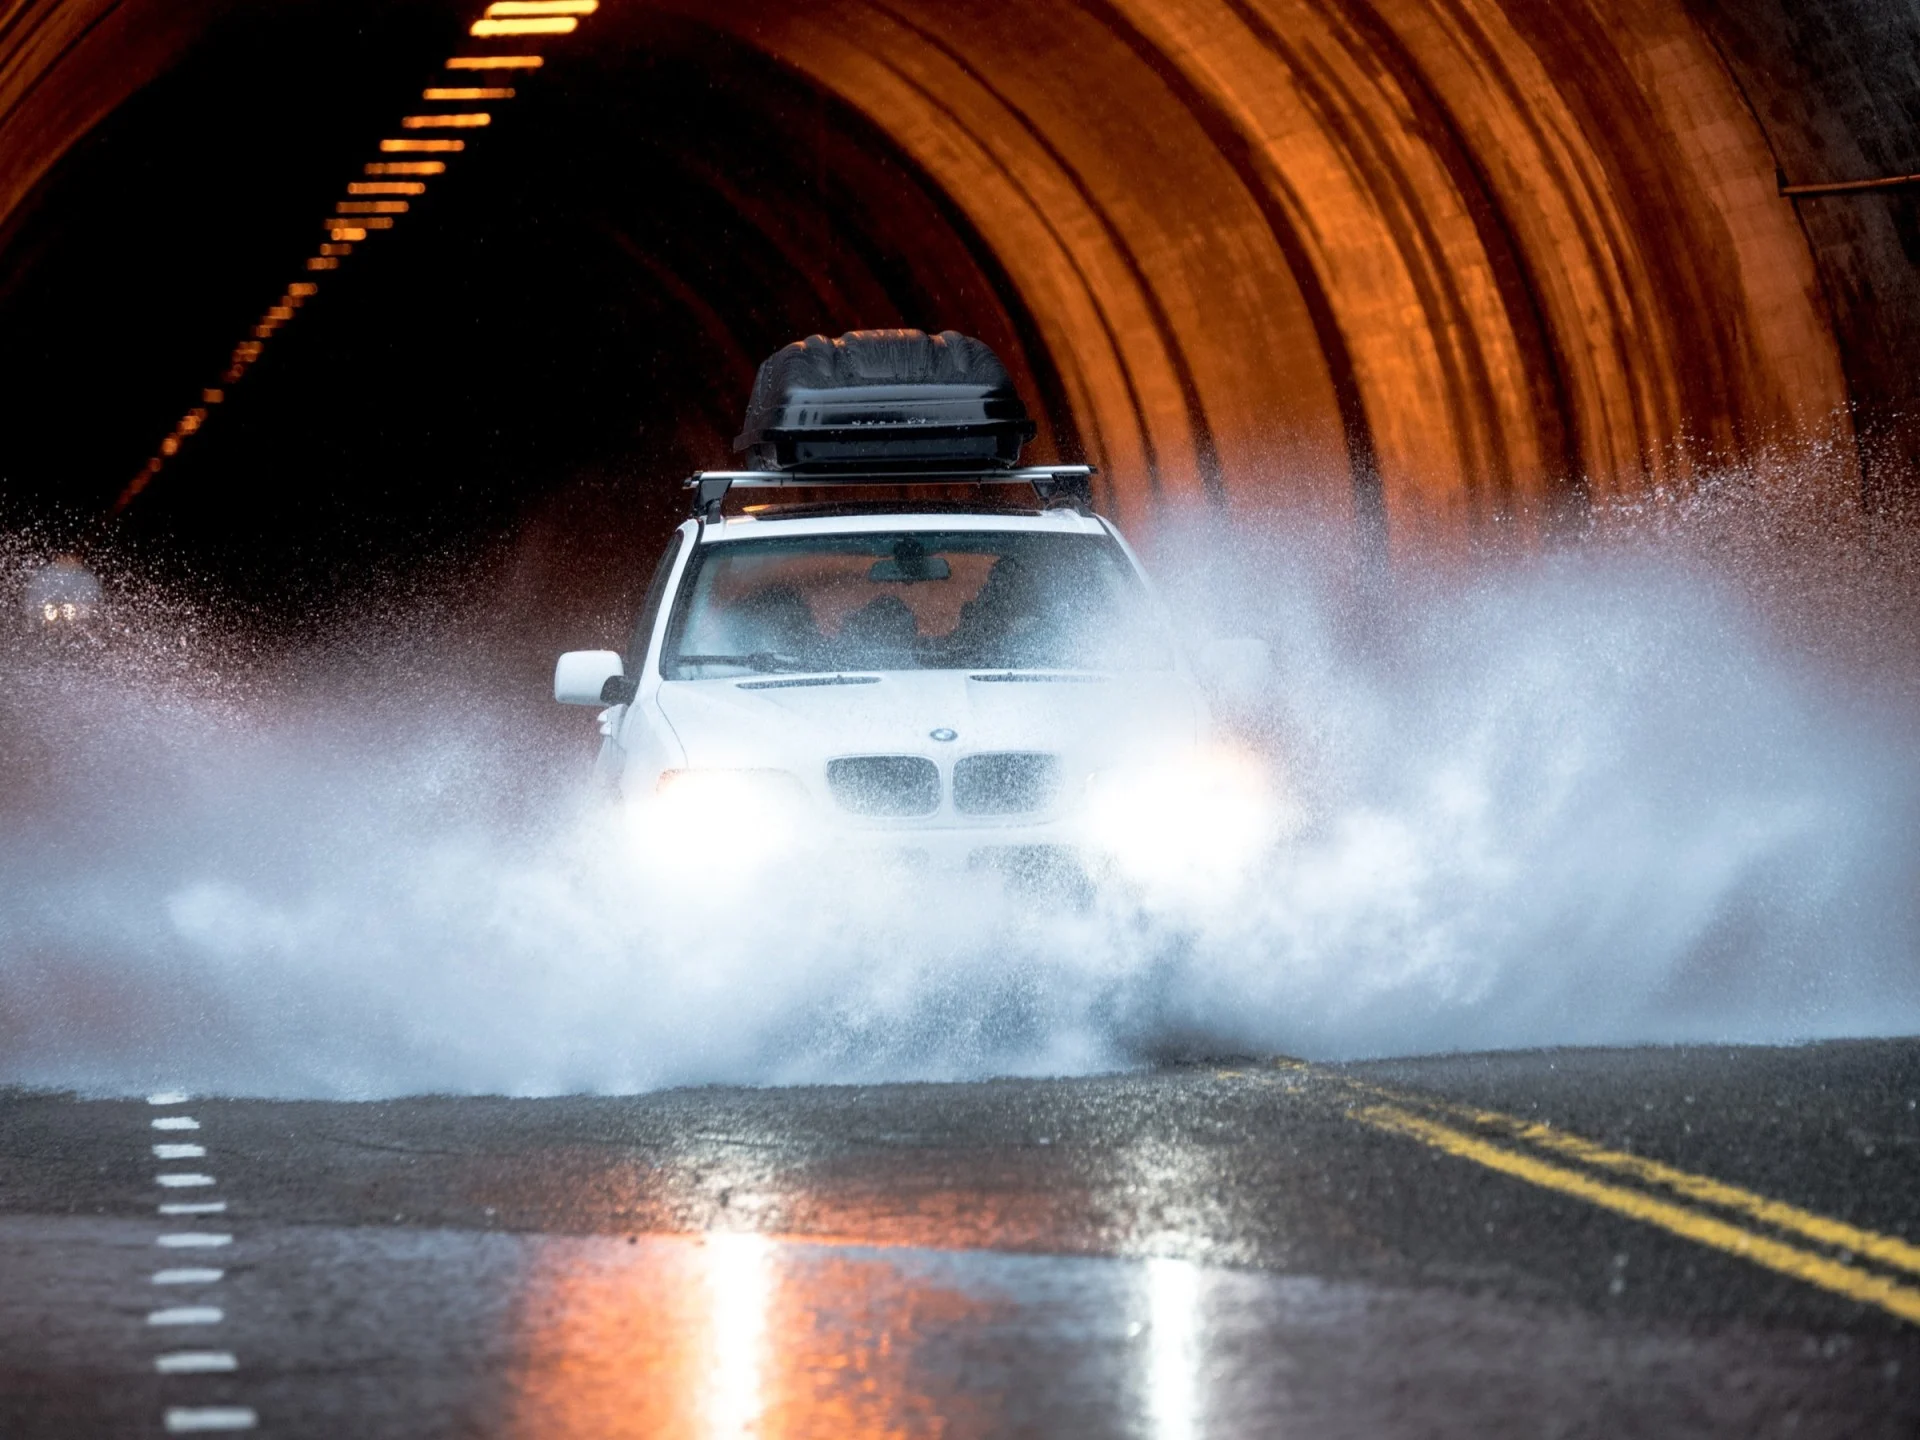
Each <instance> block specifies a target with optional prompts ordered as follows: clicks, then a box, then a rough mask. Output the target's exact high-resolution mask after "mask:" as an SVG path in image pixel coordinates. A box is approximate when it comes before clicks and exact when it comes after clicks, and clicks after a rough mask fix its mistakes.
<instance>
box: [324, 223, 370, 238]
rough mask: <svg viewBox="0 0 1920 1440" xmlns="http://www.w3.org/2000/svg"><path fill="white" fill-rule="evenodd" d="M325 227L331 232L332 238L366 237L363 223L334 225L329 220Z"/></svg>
mask: <svg viewBox="0 0 1920 1440" xmlns="http://www.w3.org/2000/svg"><path fill="white" fill-rule="evenodd" d="M327 229H328V230H330V231H331V232H333V238H334V239H336V240H364V239H366V238H367V231H366V227H365V226H364V225H336V224H334V223H332V222H331V221H329V222H328V225H327Z"/></svg>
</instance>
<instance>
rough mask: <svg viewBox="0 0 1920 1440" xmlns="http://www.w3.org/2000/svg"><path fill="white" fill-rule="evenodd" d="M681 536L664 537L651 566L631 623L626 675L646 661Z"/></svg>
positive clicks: (677, 556) (675, 534)
mask: <svg viewBox="0 0 1920 1440" xmlns="http://www.w3.org/2000/svg"><path fill="white" fill-rule="evenodd" d="M684 538H685V537H684V536H683V534H682V532H680V531H678V530H676V531H674V532H673V534H672V536H671V537H670V538H669V539H668V540H667V548H666V551H665V552H664V553H663V554H662V555H661V556H660V561H659V563H658V564H656V565H655V566H654V567H653V578H652V579H651V580H649V581H648V582H647V598H646V599H645V600H643V601H641V603H640V618H639V619H638V620H637V621H635V622H634V626H633V644H632V645H630V646H629V647H628V651H627V674H629V675H638V674H639V673H640V667H641V666H642V665H644V664H646V661H647V645H648V643H649V642H650V641H651V640H652V639H653V624H654V621H655V620H656V619H657V618H658V617H659V615H660V605H661V603H662V602H663V601H664V600H665V599H666V597H667V580H668V578H669V577H670V576H672V574H673V562H674V561H675V560H676V559H678V558H679V555H680V543H681V541H682V540H683V539H684Z"/></svg>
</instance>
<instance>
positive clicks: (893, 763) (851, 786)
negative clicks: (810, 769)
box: [827, 755, 940, 816]
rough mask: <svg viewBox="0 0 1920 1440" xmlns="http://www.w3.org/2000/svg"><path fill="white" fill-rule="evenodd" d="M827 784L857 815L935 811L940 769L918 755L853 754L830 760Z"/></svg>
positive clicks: (842, 807) (913, 813) (937, 799)
mask: <svg viewBox="0 0 1920 1440" xmlns="http://www.w3.org/2000/svg"><path fill="white" fill-rule="evenodd" d="M827 788H828V789H830V790H832V791H833V798H834V799H835V800H837V801H838V802H839V803H840V808H841V809H842V810H850V811H852V812H853V813H854V814H855V815H890V816H901V815H931V814H932V813H933V812H934V811H936V810H938V809H939V808H940V772H939V770H938V769H936V768H935V767H934V763H933V762H932V761H931V760H923V759H921V758H920V757H919V756H918V755H851V756H848V757H847V758H846V759H844V760H830V761H828V762H827Z"/></svg>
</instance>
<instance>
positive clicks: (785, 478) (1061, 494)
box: [686, 465, 1097, 522]
mask: <svg viewBox="0 0 1920 1440" xmlns="http://www.w3.org/2000/svg"><path fill="white" fill-rule="evenodd" d="M1096 473H1097V472H1096V471H1095V470H1094V467H1093V466H1091V465H1026V466H1022V467H1021V468H1019V469H1017V470H997V469H996V470H977V469H974V470H918V469H916V470H894V471H885V470H838V471H824V470H701V471H698V472H697V473H695V474H693V475H691V476H689V477H688V478H687V482H686V488H687V489H689V490H691V491H693V492H694V494H693V513H694V515H695V517H696V518H698V519H701V520H706V521H709V522H712V521H717V520H718V519H719V518H720V507H721V505H722V504H724V503H725V501H726V498H727V492H728V491H729V490H732V489H735V488H736V487H737V488H739V489H743V490H760V489H777V490H799V489H807V488H813V487H831V486H839V485H1030V486H1032V487H1033V493H1034V494H1036V495H1038V496H1039V497H1040V503H1041V504H1042V505H1044V506H1047V507H1049V508H1051V507H1053V506H1056V505H1068V506H1071V507H1072V508H1073V509H1075V510H1078V511H1080V512H1081V513H1082V514H1087V513H1090V512H1091V507H1092V504H1093V477H1094V475H1095V474H1096Z"/></svg>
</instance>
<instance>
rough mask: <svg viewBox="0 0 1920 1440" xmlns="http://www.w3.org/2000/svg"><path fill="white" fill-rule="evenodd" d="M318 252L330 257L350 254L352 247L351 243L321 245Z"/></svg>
mask: <svg viewBox="0 0 1920 1440" xmlns="http://www.w3.org/2000/svg"><path fill="white" fill-rule="evenodd" d="M320 253H321V254H322V255H325V256H328V257H330V258H331V257H333V256H337V255H351V254H352V253H353V247H352V246H351V245H322V246H321V247H320Z"/></svg>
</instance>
